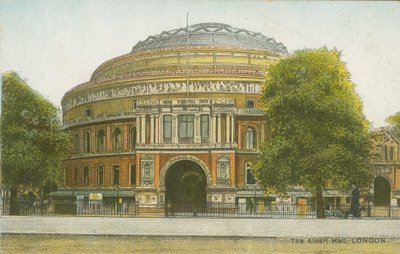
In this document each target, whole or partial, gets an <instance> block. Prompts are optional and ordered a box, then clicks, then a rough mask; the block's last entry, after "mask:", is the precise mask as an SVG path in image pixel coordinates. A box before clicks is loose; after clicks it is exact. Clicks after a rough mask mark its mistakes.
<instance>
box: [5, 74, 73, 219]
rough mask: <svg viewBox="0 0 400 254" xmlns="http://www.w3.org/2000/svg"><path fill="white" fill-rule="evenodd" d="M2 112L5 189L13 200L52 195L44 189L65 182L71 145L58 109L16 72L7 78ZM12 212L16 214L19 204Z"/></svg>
mask: <svg viewBox="0 0 400 254" xmlns="http://www.w3.org/2000/svg"><path fill="white" fill-rule="evenodd" d="M2 108H3V110H2V115H1V144H2V154H1V162H2V175H1V177H2V178H1V181H2V185H3V186H6V187H8V188H9V189H10V192H11V200H15V198H16V197H17V192H18V191H32V192H34V193H36V194H38V195H46V194H48V193H43V192H42V190H43V187H44V186H45V185H46V184H49V183H57V182H59V181H60V180H61V179H62V174H61V172H62V170H61V159H62V158H63V157H64V156H65V155H66V154H67V151H70V149H69V147H70V143H71V142H70V140H69V137H68V136H67V134H66V133H64V132H63V130H62V128H61V122H60V119H59V117H58V110H57V108H56V107H55V106H54V105H52V104H51V103H50V102H49V101H48V100H46V99H45V98H43V96H41V95H40V94H39V93H37V92H36V91H34V90H32V89H31V88H30V87H29V86H28V85H27V82H26V81H25V80H23V79H21V78H20V77H19V76H18V74H17V73H15V72H7V73H4V74H3V78H2ZM10 208H11V211H10V212H11V213H15V210H14V209H15V203H14V204H11V207H10Z"/></svg>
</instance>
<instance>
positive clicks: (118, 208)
mask: <svg viewBox="0 0 400 254" xmlns="http://www.w3.org/2000/svg"><path fill="white" fill-rule="evenodd" d="M116 189H117V200H116V202H117V215H118V214H120V213H119V212H120V211H119V210H120V207H119V185H117V187H116Z"/></svg>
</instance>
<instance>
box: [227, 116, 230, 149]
mask: <svg viewBox="0 0 400 254" xmlns="http://www.w3.org/2000/svg"><path fill="white" fill-rule="evenodd" d="M226 143H227V144H230V143H231V115H230V114H229V115H228V114H226Z"/></svg>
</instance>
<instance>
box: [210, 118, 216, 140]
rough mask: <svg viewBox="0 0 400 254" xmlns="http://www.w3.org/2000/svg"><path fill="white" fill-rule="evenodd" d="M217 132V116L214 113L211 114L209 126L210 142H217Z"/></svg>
mask: <svg viewBox="0 0 400 254" xmlns="http://www.w3.org/2000/svg"><path fill="white" fill-rule="evenodd" d="M216 134H217V116H216V115H215V114H213V115H212V128H211V142H212V143H217V139H216Z"/></svg>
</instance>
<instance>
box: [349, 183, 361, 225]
mask: <svg viewBox="0 0 400 254" xmlns="http://www.w3.org/2000/svg"><path fill="white" fill-rule="evenodd" d="M351 187H352V190H351V195H350V205H351V214H352V215H353V218H358V217H360V215H359V211H360V192H359V191H358V188H357V187H356V186H355V185H354V184H353V185H352V186H351Z"/></svg>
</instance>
